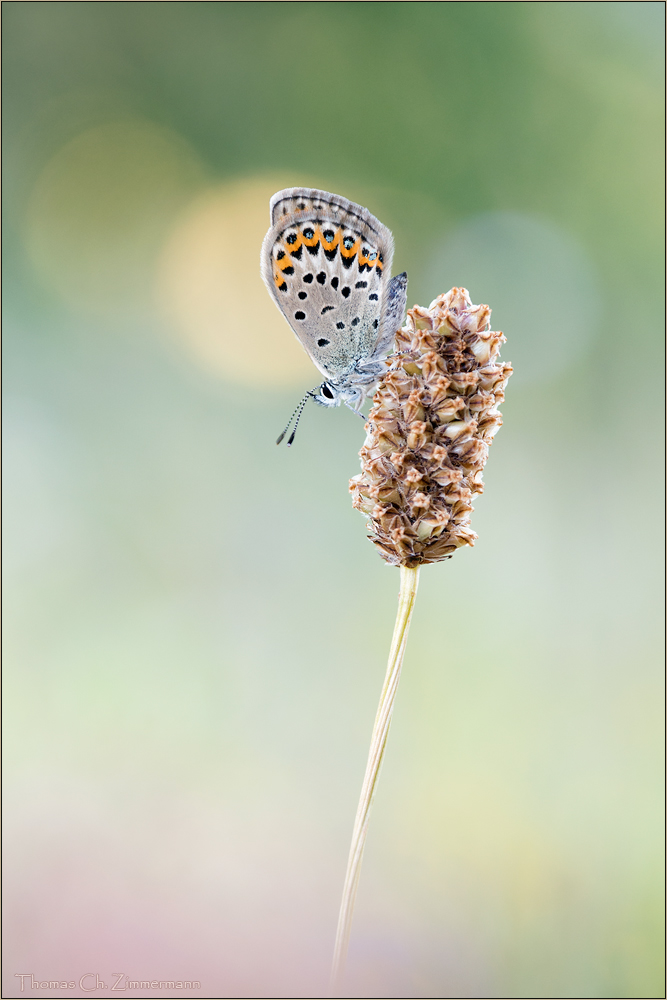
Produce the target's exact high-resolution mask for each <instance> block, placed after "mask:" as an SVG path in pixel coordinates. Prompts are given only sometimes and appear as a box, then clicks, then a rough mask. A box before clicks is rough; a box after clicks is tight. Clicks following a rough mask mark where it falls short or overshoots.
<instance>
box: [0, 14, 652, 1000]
mask: <svg viewBox="0 0 667 1000" xmlns="http://www.w3.org/2000/svg"><path fill="white" fill-rule="evenodd" d="M2 10H3V47H4V129H5V146H4V149H5V189H4V190H5V209H4V222H5V244H4V246H5V284H4V292H5V296H4V298H5V316H4V358H5V381H4V384H5V392H4V409H5V424H4V434H5V452H4V454H5V458H4V467H5V478H4V494H5V505H4V516H5V640H4V641H5V661H4V662H5V754H6V756H5V810H6V812H5V866H6V875H5V878H6V881H5V907H6V911H5V962H4V990H3V995H4V996H7V997H14V996H16V997H18V996H21V995H25V994H26V993H27V994H28V995H33V996H36V995H44V996H51V995H54V996H55V995H67V996H85V995H86V993H85V992H84V991H82V989H81V988H80V987H79V986H76V987H75V988H73V989H72V988H67V989H63V990H50V989H49V990H42V991H41V992H40V991H39V990H32V989H31V988H30V983H29V981H26V989H25V990H24V994H21V992H20V979H17V978H16V976H17V974H22V973H23V974H25V973H32V974H33V975H34V976H35V978H36V979H37V980H56V979H58V980H64V981H76V982H77V983H78V981H79V978H80V976H82V975H83V974H84V973H88V972H91V971H92V972H97V973H98V974H99V976H100V979H101V981H103V982H104V983H105V984H106V985H105V987H104V988H99V989H97V991H96V994H95V995H97V996H109V997H111V996H116V995H118V994H117V993H116V992H114V993H112V992H111V989H110V987H111V985H112V983H113V982H114V978H115V977H114V976H113V975H112V973H118V974H120V973H121V972H123V973H124V974H125V975H126V976H127V977H129V979H130V980H143V979H150V980H153V979H159V980H171V979H174V980H199V981H200V982H201V984H202V985H201V989H199V990H193V991H188V990H180V991H172V992H170V991H169V990H161V991H158V993H156V992H155V991H154V992H153V993H151V992H150V990H149V991H141V990H139V991H132V990H126V991H125V993H124V994H123V995H126V996H130V995H137V996H149V995H161V996H168V995H184V994H185V995H193V996H220V997H258V996H263V997H274V996H275V997H283V996H284V997H295V996H302V997H312V996H321V995H324V993H325V990H326V980H327V974H328V966H329V961H330V955H331V950H332V944H333V938H334V933H335V925H336V918H337V910H338V902H339V894H340V889H341V885H342V879H343V874H344V867H345V862H346V855H347V849H348V843H349V836H350V832H351V825H352V819H353V814H354V809H355V806H356V799H357V795H358V791H359V787H360V782H361V777H362V773H363V768H364V764H365V756H366V750H367V744H368V740H369V736H370V728H371V725H372V719H373V715H374V711H375V704H376V700H377V697H378V694H379V690H380V686H381V680H382V675H383V672H384V665H385V659H386V653H387V649H388V644H389V639H390V634H391V629H392V624H393V617H394V611H395V601H396V594H397V588H398V575H397V573H396V571H395V570H392V569H389V568H387V567H385V566H384V564H382V562H381V560H380V559H379V557H378V556H377V554H376V553H375V551H374V550H373V548H372V546H371V545H370V544H369V543H368V542H367V541H366V540H365V532H364V524H363V520H362V519H361V517H360V516H359V514H358V513H357V512H355V511H353V510H352V508H351V506H350V502H349V498H348V495H347V481H348V479H349V477H350V476H351V475H354V474H355V473H356V471H357V469H358V460H357V452H358V449H359V447H360V445H361V443H362V439H363V430H362V428H361V424H360V421H357V420H355V419H354V418H353V417H352V415H351V414H349V413H348V412H346V411H343V412H340V411H333V412H329V411H326V412H325V411H323V410H319V409H316V408H314V407H313V408H312V409H309V410H308V411H307V413H306V418H305V419H304V421H303V424H302V427H301V428H300V430H299V437H298V438H297V441H296V444H295V447H293V448H292V449H291V450H290V451H287V450H285V449H284V448H281V449H276V447H275V444H274V441H275V437H276V434H277V432H278V431H279V430H280V429H281V428H282V426H283V423H284V421H285V419H286V417H287V415H288V414H289V413H290V412H291V409H292V407H293V405H294V403H295V402H296V400H297V399H298V397H299V393H300V392H302V391H303V390H304V389H305V388H308V387H309V386H310V385H311V384H313V382H314V381H315V380H316V377H315V374H314V373H313V375H312V376H311V375H310V374H308V373H306V374H304V373H303V369H300V370H299V372H296V371H295V375H294V378H290V375H289V371H288V372H287V374H285V372H282V373H279V372H278V369H277V368H276V369H275V373H276V374H275V378H273V379H272V377H271V376H272V372H274V367H273V364H271V365H268V366H267V365H265V366H264V367H265V370H263V369H262V358H263V357H266V356H267V352H269V351H271V350H272V349H273V345H274V344H280V345H282V344H283V342H284V344H285V351H287V350H288V347H289V348H292V335H291V333H290V332H289V330H288V328H287V326H286V325H285V324H282V326H281V321H280V319H279V317H277V315H276V318H275V323H276V325H275V328H274V327H271V329H270V330H269V328H268V327H267V323H266V322H265V321H264V320H263V319H261V318H259V317H260V313H261V310H262V309H263V308H264V305H265V303H264V298H265V297H266V295H265V292H264V291H263V289H262V288H261V286H260V285H259V284H258V283H257V284H253V282H257V281H258V279H257V277H256V275H257V269H258V259H257V258H258V254H259V244H258V243H257V244H255V242H254V236H252V233H251V236H252V238H251V239H249V242H248V244H247V246H249V247H250V250H248V249H247V248H246V244H244V243H243V235H244V221H243V220H244V219H245V218H246V216H247V217H248V218H250V216H251V215H253V213H260V214H261V213H263V215H264V218H265V224H266V225H268V203H267V200H266V198H265V191H269V193H270V188H271V183H272V182H273V181H274V179H275V187H278V186H281V185H283V184H289V183H293V184H300V183H308V184H317V185H320V186H325V187H327V188H328V189H330V190H335V191H339V192H340V193H341V194H344V195H346V196H347V197H349V198H352V199H355V200H360V201H363V202H364V203H365V204H367V205H368V207H369V208H370V209H371V211H373V212H375V213H376V214H377V215H379V216H380V217H381V218H382V220H383V221H384V222H385V223H386V224H387V225H389V226H390V227H391V228H392V229H393V230H394V233H395V235H396V242H397V250H396V256H395V261H394V268H395V270H396V271H399V270H402V269H403V268H406V269H407V270H408V272H409V274H410V290H409V298H410V302H411V303H414V302H421V303H422V304H424V305H427V304H428V302H429V301H430V299H431V298H433V297H434V296H435V295H436V294H438V293H439V292H442V291H446V290H447V289H448V288H450V287H451V286H452V285H454V284H459V285H465V286H466V287H468V288H469V289H470V291H471V294H472V297H473V300H474V301H484V302H488V303H489V304H490V305H491V306H492V308H494V314H493V320H494V324H493V325H494V326H495V327H496V328H501V329H503V330H504V332H505V334H506V335H507V338H508V343H507V346H506V349H505V353H504V357H505V358H506V359H507V360H510V361H512V362H513V363H514V365H515V369H516V374H515V376H514V378H513V379H512V381H511V382H510V384H509V387H508V396H507V400H506V403H505V405H504V407H503V414H504V419H505V426H504V428H503V429H502V431H501V433H500V434H499V436H498V438H497V439H496V441H495V443H494V446H493V448H492V451H491V456H490V460H489V464H488V467H487V473H486V484H487V489H486V493H485V495H484V496H483V497H482V498H480V499H479V502H478V504H477V510H476V511H475V513H474V515H473V527H474V528H475V530H476V531H477V533H478V534H479V541H478V542H477V544H476V546H475V547H474V549H471V550H466V551H460V552H458V553H457V554H456V556H455V557H454V558H453V559H452V560H451V561H449V562H447V563H444V564H441V565H437V566H431V567H427V568H426V569H425V570H424V571H423V572H422V580H421V584H420V592H419V596H418V602H417V607H416V611H415V615H414V619H413V626H412V633H411V636H410V642H409V647H408V652H407V656H406V662H405V668H404V676H403V679H402V681H401V689H400V691H399V697H398V703H397V708H396V714H395V718H394V723H393V727H392V732H391V738H390V746H389V750H388V753H387V759H386V762H385V766H384V770H383V773H382V778H381V783H380V788H379V793H378V796H377V800H376V806H375V811H374V815H373V819H372V825H371V832H370V835H369V840H368V846H367V852H366V857H365V861H364V870H363V874H362V879H361V883H360V891H359V897H358V906H357V912H356V917H355V923H354V928H353V935H352V941H351V948H350V960H349V968H348V980H347V986H346V989H347V993H346V994H345V995H349V996H364V997H365V996H368V997H659V996H664V992H663V985H662V980H661V970H662V957H661V954H662V929H661V918H662V902H661V886H662V878H661V874H660V865H661V857H662V850H661V816H662V811H661V797H662V776H661V767H660V754H659V750H660V745H661V743H660V741H661V719H662V713H661V709H660V705H661V697H662V694H661V653H660V650H661V634H662V629H661V617H662V596H661V591H662V574H661V567H660V553H661V551H662V548H661V542H660V539H659V531H660V523H661V519H660V510H661V501H660V493H661V483H662V475H661V470H660V468H659V462H660V459H661V455H662V451H661V444H660V437H659V428H660V426H661V381H662V380H661V375H660V373H661V371H662V363H661V351H662V348H661V331H662V320H661V283H662V274H663V263H662V246H663V244H662V218H663V208H662V183H661V176H662V150H663V134H662V132H663V108H662V79H663V76H662V73H663V70H662V32H663V27H664V5H663V4H662V3H196V2H195V3H178V2H177V3H85V2H84V3H15V2H5V3H4V4H3V8H2ZM239 191H240V192H241V193H242V196H241V195H239V194H238V192H239ZM260 191H261V192H262V198H261V205H260V204H259V203H257V204H256V201H257V199H258V197H259V195H258V193H257V192H260ZM207 198H209V199H213V201H211V200H208V201H207ZM215 198H222V199H223V201H224V199H225V198H226V199H227V201H226V202H225V204H228V203H233V204H235V205H237V207H238V209H239V215H238V216H237V217H236V222H235V223H234V225H232V224H231V223H229V227H228V230H226V229H225V225H224V224H222V225H221V227H219V226H218V223H217V216H216V217H215V218H214V217H213V215H212V214H211V211H212V210H210V209H209V208H207V206H209V205H212V204H214V201H215ZM215 203H216V204H217V202H215ZM193 206H194V208H193ZM197 206H198V207H197ZM225 211H227V213H228V214H227V215H226V216H224V218H229V217H230V216H229V209H225ZM193 212H195V213H196V216H197V219H198V220H199V222H200V223H201V225H202V226H203V227H204V229H205V228H206V226H207V225H208V224H209V223H210V225H209V229H210V231H211V232H213V234H214V235H215V234H216V233H217V230H218V228H221V239H224V241H225V245H226V246H230V247H232V248H233V259H232V263H231V264H230V265H229V266H230V268H231V270H230V271H229V273H223V271H224V269H221V273H220V282H221V286H220V287H221V289H222V293H221V294H223V297H224V296H226V297H227V298H228V299H230V300H231V299H233V300H234V309H235V310H236V312H235V313H234V315H235V316H236V317H237V319H236V320H235V322H234V324H233V325H230V323H229V322H228V321H226V320H225V317H224V316H223V315H222V314H221V315H220V319H219V328H220V344H226V345H228V346H225V347H224V349H223V348H219V347H218V348H216V345H215V343H213V347H211V346H210V344H209V347H208V348H207V350H206V351H204V352H203V353H202V350H200V349H199V348H196V347H195V348H193V346H192V345H193V341H192V337H191V336H189V335H185V334H184V333H183V329H184V327H183V323H184V322H185V327H187V328H188V329H190V327H189V326H188V323H189V312H192V314H193V315H194V314H195V313H196V307H197V302H196V299H197V295H193V294H191V295H190V298H188V294H189V293H188V288H189V287H190V286H191V285H192V281H191V279H190V278H187V276H186V277H185V278H183V279H182V280H181V279H180V278H178V275H180V274H181V270H182V269H181V270H179V267H180V264H179V261H180V262H181V264H182V261H183V259H184V258H182V257H179V255H178V253H179V252H180V251H179V252H177V253H176V258H175V259H176V264H174V265H173V266H172V267H171V270H170V269H169V268H167V270H165V264H164V260H165V253H167V251H166V250H165V248H168V247H170V246H172V247H173V246H176V247H177V251H178V247H180V246H181V245H182V241H181V242H179V240H180V237H179V236H178V234H179V233H182V231H183V228H182V227H183V226H187V225H189V223H188V220H191V219H192V218H193V215H192V213H193ZM253 217H254V216H253ZM239 219H240V221H239ZM188 231H190V230H188ZM197 232H199V230H196V232H195V236H196V233H197ZM174 234H176V236H174ZM193 239H194V237H193ZM197 239H199V237H197ZM197 239H194V243H193V244H192V246H196V247H198V246H199V243H198V242H197ZM174 240H176V243H175V244H174V242H173V241H174ZM237 240H240V241H241V242H240V243H238V244H237V242H236V241H237ZM188 245H190V244H188ZM193 253H194V252H193ZM170 259H171V258H170ZM188 259H190V258H188ZM192 260H194V262H195V263H194V264H193V265H192V268H191V270H190V271H188V272H187V273H188V274H190V275H191V274H192V273H194V274H197V273H198V268H197V266H196V265H197V261H198V260H199V258H198V257H197V255H196V253H194V256H192ZM174 268H175V270H174ZM234 269H235V270H234ZM183 273H185V272H183ZM165 274H166V275H167V277H165ZM174 274H176V275H177V278H178V280H173V276H174ZM230 275H232V278H233V281H232V279H231V278H230ZM246 276H247V282H246ZM179 281H180V282H181V283H180V284H179ZM225 281H227V282H228V284H225ZM230 282H231V283H230ZM176 286H178V289H180V291H179V293H178V294H179V295H180V294H181V292H182V295H183V296H185V298H184V299H183V301H185V302H186V306H185V307H183V308H185V310H186V316H185V320H184V319H183V314H182V310H181V314H179V315H180V320H179V321H178V322H176V321H175V320H174V316H173V310H172V311H171V312H170V309H169V308H165V297H166V299H168V298H169V296H170V295H171V294H172V291H171V290H172V287H176ZM181 286H182V287H181ZM165 289H166V291H165ZM183 289H184V291H183ZM211 294H212V293H211ZM260 297H261V298H260ZM179 301H180V300H179ZM187 303H190V305H187ZM193 303H194V304H193ZM213 315H214V319H215V312H213ZM262 315H264V314H262ZM238 317H242V320H243V321H242V322H241V321H239V320H238ZM272 321H273V320H272ZM193 322H195V320H193ZM179 323H180V326H179ZM195 325H196V322H195ZM230 338H232V341H233V342H232V341H230ZM262 338H264V339H262ZM281 338H284V341H283V340H281ZM214 340H215V338H214ZM245 344H247V345H248V349H249V350H250V349H251V348H252V346H253V344H255V345H259V350H260V353H259V355H258V360H256V361H252V360H249V361H247V362H246V361H245V360H244V358H245V353H244V352H245V346H244V345H245ZM280 349H281V350H282V346H281V348H280ZM233 350H236V351H237V354H235V355H234V358H235V359H236V360H230V358H231V357H232V354H233ZM216 351H217V353H216ZM230 351H231V352H232V354H230ZM207 352H208V353H207ZM239 358H240V360H239ZM296 363H297V362H295V364H296ZM298 363H300V362H298ZM85 982H86V985H89V982H90V981H85ZM123 982H124V980H123ZM121 985H122V984H121Z"/></svg>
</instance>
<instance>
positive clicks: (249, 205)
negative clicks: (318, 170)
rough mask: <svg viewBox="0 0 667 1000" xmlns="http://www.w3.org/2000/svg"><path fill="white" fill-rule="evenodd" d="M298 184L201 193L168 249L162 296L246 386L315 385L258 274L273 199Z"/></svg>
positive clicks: (195, 344)
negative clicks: (283, 189)
mask: <svg viewBox="0 0 667 1000" xmlns="http://www.w3.org/2000/svg"><path fill="white" fill-rule="evenodd" d="M294 183H296V182H295V181H294V180H293V179H290V178H286V177H280V176H276V177H272V178H271V177H269V178H253V179H246V180H240V181H237V182H232V183H228V184H223V185H220V186H219V187H216V188H213V189H210V190H208V191H206V192H205V193H204V194H202V195H201V196H200V197H198V198H196V199H195V200H194V202H193V204H192V205H191V206H190V207H189V208H188V210H187V211H186V212H184V214H183V217H182V218H181V219H180V221H179V223H178V224H177V225H176V226H175V228H174V230H173V232H172V234H171V236H170V238H169V240H168V241H167V244H166V246H165V248H164V252H163V254H162V259H161V262H160V267H159V273H158V282H157V296H158V301H159V304H160V307H161V310H162V312H163V314H164V315H166V316H167V317H168V319H169V320H170V322H171V324H172V326H173V328H174V329H175V330H176V331H177V333H178V334H179V335H180V337H181V338H182V340H183V342H184V343H185V344H186V345H187V347H188V349H189V350H190V351H191V352H192V354H193V355H194V356H195V357H196V358H197V359H198V360H199V361H200V362H201V363H203V364H204V365H206V366H207V367H209V368H211V369H213V370H214V371H217V372H218V373H220V374H222V375H223V376H224V377H225V378H227V379H229V380H230V381H233V382H237V383H241V384H243V385H298V384H305V383H307V387H308V388H309V387H310V386H311V385H314V384H315V383H316V382H317V380H318V378H319V374H318V372H317V369H316V368H315V367H314V366H313V364H312V362H311V361H309V359H308V356H307V355H306V354H305V352H304V350H303V348H302V347H301V346H300V344H299V343H298V341H297V340H296V338H295V336H294V334H293V333H292V332H291V330H290V328H289V326H288V325H287V322H286V321H285V320H284V319H283V317H282V316H281V315H280V313H279V312H278V310H277V308H276V306H275V305H274V303H273V300H272V299H271V298H270V296H269V294H268V292H267V290H266V288H265V287H264V284H263V282H262V279H261V277H260V272H259V256H260V248H261V246H262V240H263V238H264V236H265V234H266V231H267V229H268V228H269V199H270V198H271V195H272V194H274V193H275V192H276V191H278V190H280V188H282V187H287V186H290V184H294Z"/></svg>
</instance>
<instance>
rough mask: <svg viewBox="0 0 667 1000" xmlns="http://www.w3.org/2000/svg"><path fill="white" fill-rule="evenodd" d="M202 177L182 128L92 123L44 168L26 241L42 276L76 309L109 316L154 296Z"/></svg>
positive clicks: (139, 122) (28, 218) (31, 202)
mask: <svg viewBox="0 0 667 1000" xmlns="http://www.w3.org/2000/svg"><path fill="white" fill-rule="evenodd" d="M203 184H204V172H203V169H202V166H201V163H200V161H199V159H198V157H197V155H196V153H195V152H194V151H193V149H192V148H191V147H190V145H189V144H188V143H187V142H186V141H185V140H184V139H182V138H181V136H179V135H178V134H177V133H175V132H173V131H171V130H170V129H167V128H164V127H162V126H161V125H157V124H156V123H155V122H152V121H149V120H145V119H141V118H130V119H127V120H123V121H115V122H109V123H106V124H103V125H98V126H95V127H94V128H90V129H86V130H85V131H84V132H81V133H80V134H79V135H77V136H76V137H75V138H74V139H72V140H70V141H69V142H67V143H65V144H64V145H63V146H61V147H60V149H59V150H58V151H57V152H56V153H55V154H54V155H53V156H52V157H51V158H50V159H49V161H48V162H47V163H46V165H45V166H44V168H43V169H42V171H41V173H40V175H39V177H38V179H37V181H36V183H35V186H34V188H33V190H32V192H31V195H30V198H29V202H28V207H27V214H26V219H25V228H24V240H25V244H26V247H27V250H28V254H29V257H30V259H31V262H32V264H33V267H34V268H35V270H36V272H37V274H38V276H39V278H40V279H41V281H42V283H43V284H44V285H45V286H46V287H48V288H50V289H52V290H53V291H55V292H56V293H57V294H58V295H59V297H60V298H61V299H63V300H64V301H65V302H66V303H67V304H68V305H69V306H70V307H71V308H73V309H74V310H75V311H77V312H83V313H87V314H91V313H92V314H97V315H100V314H108V313H109V312H112V313H116V312H118V311H124V310H127V309H128V308H130V309H132V308H136V306H137V304H139V303H142V302H146V301H148V302H150V290H151V287H152V275H153V268H154V265H155V260H156V257H157V255H158V253H159V250H160V247H161V245H162V243H163V241H164V238H165V235H166V233H167V232H168V230H169V228H170V226H171V225H172V223H173V220H174V217H175V216H176V215H177V214H178V213H179V212H180V210H181V209H182V207H183V206H184V205H185V204H187V202H188V201H190V200H191V198H192V196H193V194H194V193H195V192H196V191H197V190H198V189H200V188H201V187H202V186H203Z"/></svg>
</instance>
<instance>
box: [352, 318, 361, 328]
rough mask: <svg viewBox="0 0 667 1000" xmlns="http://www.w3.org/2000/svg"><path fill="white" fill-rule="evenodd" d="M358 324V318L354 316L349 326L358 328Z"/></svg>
mask: <svg viewBox="0 0 667 1000" xmlns="http://www.w3.org/2000/svg"><path fill="white" fill-rule="evenodd" d="M359 322H360V320H359V317H358V316H355V317H354V319H353V320H352V323H351V326H358V325H359Z"/></svg>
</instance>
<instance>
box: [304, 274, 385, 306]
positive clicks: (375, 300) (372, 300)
mask: <svg viewBox="0 0 667 1000" xmlns="http://www.w3.org/2000/svg"><path fill="white" fill-rule="evenodd" d="M303 280H304V281H305V280H306V279H305V278H304V279H303ZM368 298H369V299H370V300H371V302H377V300H378V297H377V295H376V294H375V292H371V294H370V295H369V296H368Z"/></svg>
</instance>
